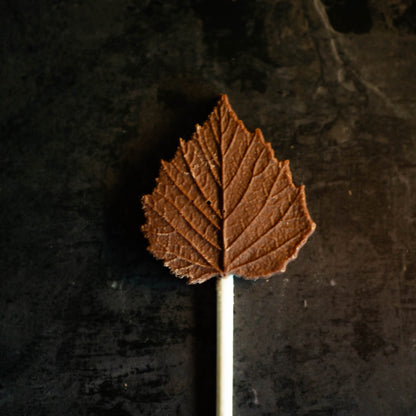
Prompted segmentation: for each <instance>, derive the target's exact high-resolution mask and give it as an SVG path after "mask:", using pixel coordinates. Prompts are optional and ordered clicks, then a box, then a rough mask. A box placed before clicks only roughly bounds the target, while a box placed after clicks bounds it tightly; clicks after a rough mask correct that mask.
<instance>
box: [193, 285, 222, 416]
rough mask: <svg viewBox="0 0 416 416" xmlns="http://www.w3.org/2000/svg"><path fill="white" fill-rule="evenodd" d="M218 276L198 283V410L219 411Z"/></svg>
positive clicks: (195, 305) (204, 412)
mask: <svg viewBox="0 0 416 416" xmlns="http://www.w3.org/2000/svg"><path fill="white" fill-rule="evenodd" d="M215 287H216V279H211V280H209V281H208V282H206V283H204V284H202V285H198V286H196V287H195V289H194V292H193V301H194V313H195V355H194V360H195V398H196V406H195V414H196V415H202V416H205V415H207V416H208V415H215V402H216V343H217V339H216V332H217V322H216V321H217V313H216V289H215Z"/></svg>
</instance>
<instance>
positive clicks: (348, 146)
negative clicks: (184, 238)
mask: <svg viewBox="0 0 416 416" xmlns="http://www.w3.org/2000/svg"><path fill="white" fill-rule="evenodd" d="M35 3H36V5H34V2H31V1H23V0H16V1H3V2H2V3H1V5H0V10H1V12H0V23H1V24H0V42H1V49H0V51H1V56H0V58H1V59H0V74H1V77H0V79H1V81H0V97H1V100H0V115H1V119H0V136H1V140H0V161H1V162H0V177H1V181H0V279H1V280H0V414H1V415H5V416H8V415H13V416H22V415H33V416H40V415H42V416H43V415H51V416H55V415H61V416H69V415H74V416H75V415H88V416H94V415H97V416H98V415H100V416H101V415H104V416H105V415H114V416H135V415H152V416H154V415H184V416H185V415H212V414H214V410H213V409H214V403H215V372H214V371H215V282H210V283H207V284H204V285H200V286H192V287H189V286H186V284H185V283H184V282H183V281H181V280H179V279H176V278H173V277H172V276H170V275H169V272H168V271H167V270H166V269H164V268H163V267H162V265H161V263H160V262H158V261H155V260H154V259H153V258H152V257H151V256H150V255H149V254H147V252H146V250H145V247H146V242H145V241H144V240H143V238H142V236H141V235H140V233H139V225H140V224H141V223H142V222H143V216H142V214H141V211H140V208H139V197H140V196H141V195H142V194H144V193H148V192H150V191H151V189H152V188H153V186H154V184H155V183H154V178H155V176H157V172H158V168H159V160H160V158H165V159H170V158H171V157H172V156H173V154H174V150H175V148H176V146H177V143H178V139H179V137H184V138H189V137H190V135H191V133H192V131H193V127H194V124H195V123H201V122H203V121H204V120H205V118H206V116H207V115H208V113H209V112H210V110H211V109H212V107H213V105H214V104H215V102H216V101H217V99H218V97H219V94H221V93H226V94H228V95H229V98H230V101H231V104H232V105H233V107H234V109H235V111H236V112H237V114H238V116H239V117H240V118H241V119H242V120H244V122H245V123H246V126H247V127H248V128H249V129H251V130H253V129H254V128H257V127H259V128H261V129H262V131H263V133H264V135H265V137H266V139H267V140H268V141H270V142H272V144H273V147H274V149H275V151H276V154H277V156H278V157H279V158H281V159H287V158H288V159H290V161H291V168H292V172H293V176H294V180H295V182H296V183H297V184H300V183H304V184H305V185H306V192H307V199H308V205H309V208H310V212H311V215H312V218H313V219H314V221H315V222H316V223H317V230H316V232H315V234H314V235H313V236H312V237H311V239H310V240H309V242H308V244H307V245H306V246H305V247H304V248H303V249H302V250H301V252H300V255H299V258H298V259H297V260H296V261H295V262H293V263H291V264H290V265H289V267H288V270H287V272H286V273H285V274H284V275H280V276H276V277H273V278H272V279H270V280H269V281H259V282H255V283H253V282H245V281H242V280H237V281H236V287H235V363H234V368H235V380H234V387H235V396H234V410H235V414H236V415H241V416H248V415H264V416H266V415H277V414H278V415H281V416H283V415H285V416H292V415H302V416H362V415H364V416H373V415H374V416H379V415H395V416H396V415H397V416H413V415H416V387H415V386H416V371H415V370H416V254H415V249H416V242H415V238H414V237H415V232H416V196H415V191H416V121H415V114H416V99H415V97H416V82H415V64H416V24H415V22H416V4H415V2H414V1H410V0H407V1H405V0H404V1H400V0H383V1H376V0H371V1H368V2H367V1H360V2H359V1H350V2H348V5H347V3H346V2H344V1H341V0H326V1H325V2H324V3H322V2H321V0H313V1H300V0H296V1H291V0H281V1H273V0H263V1H256V2H255V1H248V0H247V1H243V0H236V1H228V0H223V1H219V0H215V1H214V0H210V1H208V0H195V1H191V0H182V1H179V0H178V1H150V0H142V1H137V2H134V1H131V0H111V1H110V0H103V1H100V2H96V1H92V0H88V1H66V2H64V1H52V0H40V1H38V2H35ZM325 6H327V7H325Z"/></svg>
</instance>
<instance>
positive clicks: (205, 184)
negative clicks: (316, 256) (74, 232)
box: [142, 95, 315, 416]
mask: <svg viewBox="0 0 416 416" xmlns="http://www.w3.org/2000/svg"><path fill="white" fill-rule="evenodd" d="M142 202H143V208H144V211H145V216H146V224H145V225H144V226H143V227H142V230H143V232H144V234H145V236H146V237H147V238H148V240H149V247H148V249H149V250H150V252H151V253H153V255H154V256H155V257H156V258H158V259H161V260H163V262H164V264H165V266H167V267H169V269H170V270H171V271H172V272H173V273H174V274H175V275H176V276H178V277H186V278H187V279H188V283H202V282H205V281H206V280H208V279H210V278H212V277H215V276H219V277H220V278H221V279H223V278H224V277H225V276H229V275H237V276H241V277H243V278H245V279H254V280H255V279H258V278H267V277H270V276H271V275H273V274H275V273H278V272H284V271H285V269H286V265H287V263H288V262H289V261H290V260H293V259H294V258H296V256H297V253H298V251H299V248H300V247H301V246H302V245H303V244H304V243H305V242H306V240H307V238H308V237H309V235H310V234H311V233H312V232H313V230H314V229H315V224H314V222H313V221H312V219H311V218H310V215H309V213H308V209H307V207H306V200H305V191H304V187H303V186H300V187H296V186H295V185H294V184H293V182H292V176H291V173H290V170H289V162H288V161H278V160H277V159H276V158H275V156H274V152H273V149H272V148H271V146H270V144H269V143H266V142H265V140H264V138H263V135H262V133H261V131H260V130H259V129H256V130H255V132H254V133H250V132H249V131H248V130H247V129H246V128H245V126H244V124H243V123H242V121H241V120H239V119H238V118H237V116H236V114H235V113H234V111H233V110H232V108H231V106H230V104H229V102H228V98H227V96H226V95H223V96H221V99H220V101H219V102H218V104H217V106H216V107H215V108H214V110H213V111H212V113H211V114H210V115H209V117H208V120H207V121H206V122H205V123H204V124H203V126H202V127H201V126H199V125H197V126H196V132H195V133H194V135H193V136H192V138H191V140H189V141H187V142H185V141H183V140H182V139H181V140H180V145H179V148H178V150H177V151H176V154H175V156H174V158H173V159H172V160H171V161H170V162H165V161H162V167H161V169H160V173H159V177H158V178H157V185H156V187H155V189H154V190H153V192H152V194H150V195H145V196H144V197H143V200H142ZM228 279H231V281H232V278H227V280H228ZM224 284H225V282H220V283H219V285H218V287H219V288H220V290H218V303H219V305H222V306H220V311H219V314H218V316H219V320H220V321H219V323H218V330H219V331H221V329H223V328H225V325H226V324H225V322H228V321H229V319H230V317H229V315H231V319H232V306H231V307H226V306H224V305H223V304H221V299H222V295H223V294H224V290H222V287H223V285H224ZM231 293H232V292H231ZM228 299H231V300H228V302H231V304H232V294H231V297H230V296H229V297H228ZM225 310H227V311H228V312H227V314H226V313H224V311H225ZM230 336H231V338H230V341H229V342H228V344H229V345H228V346H230V345H231V347H230V348H231V352H232V332H231V335H230ZM218 337H219V339H222V338H221V332H220V333H219V334H218ZM223 343H224V341H222V342H220V344H221V345H220V344H219V347H220V350H219V352H218V356H219V361H221V359H222V354H224V352H223V350H222V349H221V348H222V344H223ZM231 365H232V364H231ZM218 369H219V370H221V369H223V367H221V365H220V364H218ZM221 371H222V370H221ZM221 374H224V373H221ZM222 377H225V376H224V375H222V376H220V379H219V380H217V383H218V384H219V385H221V386H223V385H224V386H225V385H226V384H224V383H223V378H222ZM227 388H228V387H227ZM224 389H226V387H224ZM221 391H223V390H222V389H221ZM221 394H222V393H219V397H218V400H219V401H220V402H221V403H228V406H229V408H230V407H231V408H232V404H231V406H230V405H229V401H227V400H225V399H224V397H223V396H222V395H221ZM224 394H225V393H224ZM228 394H231V395H232V390H231V391H229V393H228ZM230 400H232V398H230ZM221 406H223V405H221ZM224 406H227V405H226V404H224ZM225 411H226V410H224V409H222V408H219V409H218V412H219V413H218V414H219V415H226V414H227V416H228V415H230V414H231V410H227V412H228V413H225Z"/></svg>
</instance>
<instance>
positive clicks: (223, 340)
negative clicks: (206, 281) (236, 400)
mask: <svg viewBox="0 0 416 416" xmlns="http://www.w3.org/2000/svg"><path fill="white" fill-rule="evenodd" d="M233 315H234V276H233V275H228V276H226V277H224V278H218V280H217V416H232V414H233V339H234V337H233V332H234V324H233V318H234V316H233Z"/></svg>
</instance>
